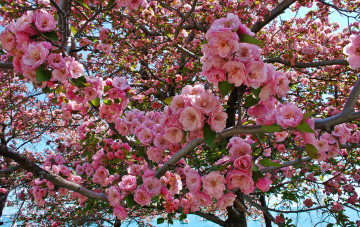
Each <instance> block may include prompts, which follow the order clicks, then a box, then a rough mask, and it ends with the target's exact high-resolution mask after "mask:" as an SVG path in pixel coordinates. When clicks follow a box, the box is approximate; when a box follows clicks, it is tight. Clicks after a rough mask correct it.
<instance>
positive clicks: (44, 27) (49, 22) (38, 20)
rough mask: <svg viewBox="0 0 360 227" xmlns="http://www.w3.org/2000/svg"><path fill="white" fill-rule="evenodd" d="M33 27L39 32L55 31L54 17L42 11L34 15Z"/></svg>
mask: <svg viewBox="0 0 360 227" xmlns="http://www.w3.org/2000/svg"><path fill="white" fill-rule="evenodd" d="M34 18H35V26H36V28H37V29H39V31H41V32H50V31H52V30H54V29H55V27H56V21H55V19H54V16H53V15H52V14H50V13H46V12H44V11H39V12H36V13H35V17H34Z"/></svg>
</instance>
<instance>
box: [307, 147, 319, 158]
mask: <svg viewBox="0 0 360 227" xmlns="http://www.w3.org/2000/svg"><path fill="white" fill-rule="evenodd" d="M305 151H306V153H307V154H308V155H309V156H310V157H311V158H312V159H318V158H319V156H318V150H317V148H316V147H315V146H314V145H312V144H309V143H308V144H305Z"/></svg>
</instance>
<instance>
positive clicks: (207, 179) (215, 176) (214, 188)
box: [201, 172, 226, 198]
mask: <svg viewBox="0 0 360 227" xmlns="http://www.w3.org/2000/svg"><path fill="white" fill-rule="evenodd" d="M201 179H202V182H203V189H204V191H205V192H206V193H207V194H208V195H210V196H215V197H216V198H220V197H222V196H223V194H224V190H225V188H226V187H225V183H226V180H225V178H224V176H223V175H221V174H220V173H218V172H211V173H209V174H208V175H205V176H203V177H202V178H201Z"/></svg>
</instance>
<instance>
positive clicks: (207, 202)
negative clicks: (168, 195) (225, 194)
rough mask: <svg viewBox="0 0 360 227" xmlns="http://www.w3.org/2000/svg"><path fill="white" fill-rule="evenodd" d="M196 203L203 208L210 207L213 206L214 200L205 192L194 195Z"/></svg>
mask: <svg viewBox="0 0 360 227" xmlns="http://www.w3.org/2000/svg"><path fill="white" fill-rule="evenodd" d="M194 196H195V200H196V202H197V203H198V204H199V205H200V206H203V207H209V206H211V204H212V200H211V197H210V195H208V194H206V193H205V192H197V193H194Z"/></svg>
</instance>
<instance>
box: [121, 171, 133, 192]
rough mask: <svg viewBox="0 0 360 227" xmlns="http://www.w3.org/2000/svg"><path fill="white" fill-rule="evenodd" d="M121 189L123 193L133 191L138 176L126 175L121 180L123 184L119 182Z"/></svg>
mask: <svg viewBox="0 0 360 227" xmlns="http://www.w3.org/2000/svg"><path fill="white" fill-rule="evenodd" d="M118 185H119V188H120V190H121V191H123V192H130V191H133V190H134V189H135V188H136V186H137V184H136V176H132V175H124V176H123V177H122V178H121V182H119V184H118Z"/></svg>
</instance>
